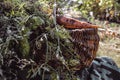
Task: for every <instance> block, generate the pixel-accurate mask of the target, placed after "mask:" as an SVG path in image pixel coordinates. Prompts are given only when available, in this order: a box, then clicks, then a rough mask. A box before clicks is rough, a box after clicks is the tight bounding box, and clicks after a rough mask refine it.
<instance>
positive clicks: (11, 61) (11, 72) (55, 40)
mask: <svg viewBox="0 0 120 80" xmlns="http://www.w3.org/2000/svg"><path fill="white" fill-rule="evenodd" d="M55 12H56V13H57V15H66V16H71V17H74V18H77V19H79V20H84V21H88V22H91V23H92V24H96V25H100V26H101V29H99V35H100V38H101V41H100V47H99V50H98V53H97V56H109V57H111V58H113V59H114V60H115V61H116V63H117V64H118V66H119V67H120V59H119V58H120V1H119V0H56V1H55V0H0V70H1V72H0V76H1V80H6V79H7V80H38V78H39V79H41V80H44V78H46V77H47V78H52V80H59V78H60V75H62V76H64V78H65V80H77V79H78V78H77V76H75V75H73V74H74V73H75V72H74V71H72V70H69V68H68V66H69V65H75V64H73V63H74V61H75V60H74V59H73V58H72V57H73V56H74V57H77V56H75V55H72V54H71V53H72V52H73V50H72V48H71V46H72V44H71V43H70V40H69V38H70V36H69V34H68V32H67V31H66V30H65V29H64V28H63V27H62V26H59V25H56V21H55V15H56V14H55ZM62 53H66V55H63V54H62ZM64 56H69V57H67V58H66V59H64ZM55 57H57V59H56V58H55ZM70 59H72V61H73V62H71V64H68V62H69V60H70ZM54 62H56V63H54ZM53 64H54V65H55V64H56V65H55V66H52V65H53ZM76 64H77V63H76ZM63 70H65V71H64V73H62V72H63ZM44 74H48V75H44ZM49 74H51V75H52V77H50V76H49Z"/></svg>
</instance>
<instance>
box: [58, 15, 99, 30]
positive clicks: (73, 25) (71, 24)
mask: <svg viewBox="0 0 120 80" xmlns="http://www.w3.org/2000/svg"><path fill="white" fill-rule="evenodd" d="M57 23H58V24H59V25H63V26H64V27H65V28H69V29H78V28H98V27H99V26H97V25H92V24H90V23H87V22H82V21H79V20H76V19H73V18H67V17H64V16H57Z"/></svg>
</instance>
